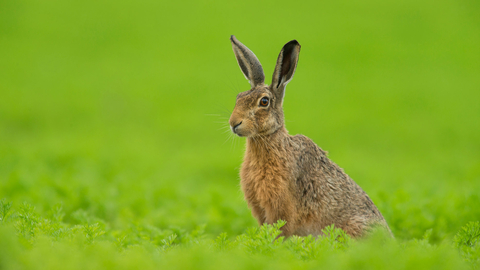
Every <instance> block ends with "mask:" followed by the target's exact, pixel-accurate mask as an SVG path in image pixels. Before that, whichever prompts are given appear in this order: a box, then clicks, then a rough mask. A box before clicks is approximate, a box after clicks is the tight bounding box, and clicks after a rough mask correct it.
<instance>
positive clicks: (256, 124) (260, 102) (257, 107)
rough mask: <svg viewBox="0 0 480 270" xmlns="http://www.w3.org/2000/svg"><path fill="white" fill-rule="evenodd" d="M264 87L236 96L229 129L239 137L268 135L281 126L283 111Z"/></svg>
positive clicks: (273, 96)
mask: <svg viewBox="0 0 480 270" xmlns="http://www.w3.org/2000/svg"><path fill="white" fill-rule="evenodd" d="M275 102H276V100H275V95H273V94H272V92H270V90H269V88H268V87H267V86H265V85H262V86H257V87H255V88H254V89H252V90H249V91H246V92H242V93H240V94H238V96H237V101H236V104H235V109H234V110H233V113H232V115H231V116H230V121H229V123H230V128H231V129H232V131H233V133H235V134H237V135H238V136H240V137H256V136H262V135H269V134H272V133H273V132H275V131H277V130H278V129H279V128H280V127H281V126H282V124H283V111H282V109H281V105H280V106H276V105H278V104H275Z"/></svg>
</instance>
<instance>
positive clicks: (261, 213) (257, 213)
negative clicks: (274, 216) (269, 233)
mask: <svg viewBox="0 0 480 270" xmlns="http://www.w3.org/2000/svg"><path fill="white" fill-rule="evenodd" d="M249 206H250V209H252V215H253V217H254V218H255V219H256V220H257V222H258V225H259V226H262V225H263V224H264V223H265V222H266V217H265V210H264V209H263V208H262V207H260V205H258V204H251V205H249Z"/></svg>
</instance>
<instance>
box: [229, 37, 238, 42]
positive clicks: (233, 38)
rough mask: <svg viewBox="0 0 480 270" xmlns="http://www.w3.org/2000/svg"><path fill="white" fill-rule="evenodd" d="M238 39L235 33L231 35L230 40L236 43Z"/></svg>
mask: <svg viewBox="0 0 480 270" xmlns="http://www.w3.org/2000/svg"><path fill="white" fill-rule="evenodd" d="M236 40H237V38H236V37H235V36H234V35H231V36H230V41H231V42H233V43H235V41H236Z"/></svg>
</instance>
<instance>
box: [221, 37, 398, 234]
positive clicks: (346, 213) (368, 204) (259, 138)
mask: <svg viewBox="0 0 480 270" xmlns="http://www.w3.org/2000/svg"><path fill="white" fill-rule="evenodd" d="M231 42H232V46H233V50H234V52H235V56H236V58H237V61H238V63H239V65H240V68H241V70H242V72H243V73H244V75H245V77H246V78H247V79H248V80H249V81H250V84H251V86H252V89H251V90H249V91H246V92H242V93H240V94H239V95H238V96H237V101H236V104H235V109H234V111H233V113H232V116H231V117H230V125H231V127H232V131H233V132H234V133H236V134H237V135H239V136H242V137H247V147H246V153H245V159H244V162H243V164H242V168H241V172H240V177H241V187H242V190H243V192H244V194H245V199H246V201H247V203H248V205H249V207H250V208H251V210H252V214H253V216H254V217H255V218H256V219H257V221H258V223H259V224H260V225H261V224H263V223H268V224H272V223H274V222H276V221H278V220H280V219H282V220H285V221H287V223H286V225H285V226H284V227H283V228H282V234H283V235H284V236H290V235H300V236H305V235H309V234H312V235H315V236H316V235H320V234H322V232H321V230H322V229H324V228H325V227H326V226H328V225H331V224H334V225H335V227H338V228H342V229H343V230H344V231H345V232H346V233H348V234H349V235H351V236H353V237H360V236H362V235H364V234H365V232H366V231H367V230H368V229H369V228H371V226H373V225H376V224H378V225H381V226H383V227H385V228H386V229H387V230H388V231H389V228H388V225H387V223H386V221H385V219H384V218H383V216H382V214H381V213H380V212H379V211H378V209H377V207H376V206H375V205H374V203H373V202H372V200H371V199H370V198H369V197H368V195H367V194H366V193H365V192H364V191H363V190H362V188H360V187H359V186H358V185H357V184H356V183H355V182H354V181H353V180H352V179H351V178H350V177H349V176H348V175H347V174H345V172H344V171H343V170H342V169H341V168H340V167H338V165H337V164H335V163H334V162H332V161H331V160H330V159H328V157H327V154H326V152H325V151H323V150H322V149H321V148H320V147H318V146H317V145H316V144H315V143H314V142H313V141H312V140H310V139H309V138H307V137H306V136H303V135H295V136H290V135H289V134H288V132H287V130H286V129H285V125H284V117H283V109H282V103H283V102H282V101H283V96H284V91H285V86H286V84H287V83H288V82H289V81H290V80H291V78H292V77H293V74H294V72H295V69H296V65H297V62H298V55H299V52H300V44H298V42H297V41H294V40H293V41H290V42H289V43H287V44H286V45H285V46H284V47H283V49H282V51H281V52H280V55H279V57H278V61H277V66H276V67H275V72H274V76H273V80H272V84H271V85H270V86H267V85H265V84H264V78H265V76H264V74H263V69H262V66H261V64H260V62H259V61H258V59H257V58H256V56H255V55H254V54H253V53H252V52H251V51H250V50H249V49H248V48H247V47H245V45H243V44H242V43H240V42H239V41H238V40H237V39H235V37H234V36H232V37H231ZM263 98H266V99H268V101H269V102H268V106H260V105H259V102H260V100H261V99H263ZM260 104H261V103H260Z"/></svg>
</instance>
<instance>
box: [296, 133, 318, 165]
mask: <svg viewBox="0 0 480 270" xmlns="http://www.w3.org/2000/svg"><path fill="white" fill-rule="evenodd" d="M289 140H290V146H291V148H292V151H293V152H296V153H295V154H296V155H297V157H298V158H299V159H305V158H308V159H314V160H317V159H327V152H326V151H324V150H323V149H322V148H320V147H319V146H318V145H317V144H316V143H315V142H314V141H313V140H312V139H310V138H308V137H307V136H305V135H302V134H297V135H295V136H290V137H289Z"/></svg>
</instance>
